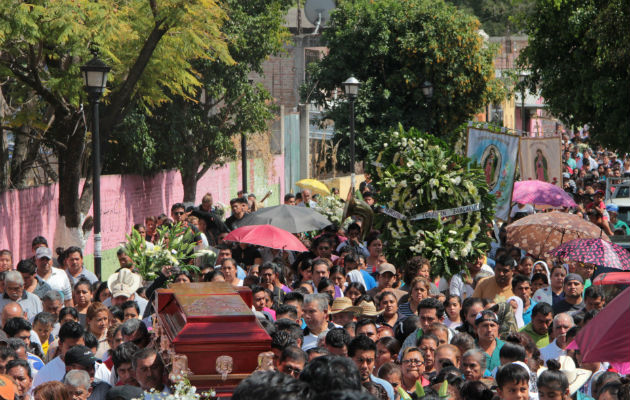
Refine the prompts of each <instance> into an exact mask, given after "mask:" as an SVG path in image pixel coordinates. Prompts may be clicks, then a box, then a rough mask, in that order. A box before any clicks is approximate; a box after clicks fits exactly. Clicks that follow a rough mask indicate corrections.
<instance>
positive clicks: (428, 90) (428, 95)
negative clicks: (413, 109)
mask: <svg viewBox="0 0 630 400" xmlns="http://www.w3.org/2000/svg"><path fill="white" fill-rule="evenodd" d="M420 90H422V94H423V95H424V97H425V99H427V114H428V115H429V117H428V118H427V119H428V120H429V121H428V123H427V131H430V130H431V121H432V118H431V99H433V84H432V83H431V82H429V81H424V83H422V85H421V86H420Z"/></svg>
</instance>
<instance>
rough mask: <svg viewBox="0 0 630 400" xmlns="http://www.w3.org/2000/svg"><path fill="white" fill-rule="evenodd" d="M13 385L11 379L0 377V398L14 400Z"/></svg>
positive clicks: (4, 376) (14, 391)
mask: <svg viewBox="0 0 630 400" xmlns="http://www.w3.org/2000/svg"><path fill="white" fill-rule="evenodd" d="M15 393H16V390H15V385H14V384H13V381H12V380H11V378H9V377H8V376H6V375H0V398H2V399H4V400H13V399H14V398H15Z"/></svg>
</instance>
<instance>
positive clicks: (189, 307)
mask: <svg viewBox="0 0 630 400" xmlns="http://www.w3.org/2000/svg"><path fill="white" fill-rule="evenodd" d="M157 293H158V296H157V303H158V306H157V309H158V321H159V324H160V328H161V330H162V331H163V332H164V333H165V334H166V337H167V338H168V340H169V341H171V343H172V348H173V349H174V351H175V353H177V354H183V355H186V356H187V357H188V368H189V369H190V370H191V371H192V375H190V376H189V379H190V381H191V383H192V384H193V385H194V386H196V387H197V388H198V389H200V390H206V389H215V390H216V391H217V395H219V396H221V395H229V393H231V392H232V390H233V389H234V388H235V387H236V385H238V383H239V382H240V381H241V380H243V379H245V378H246V377H247V376H248V375H249V374H251V373H252V372H254V370H256V368H257V367H258V357H259V354H260V353H264V352H269V351H270V349H271V338H270V337H269V335H268V334H267V332H266V331H265V330H264V329H263V328H262V326H261V325H260V323H259V322H258V320H257V319H256V316H255V315H254V313H253V312H252V311H251V306H252V293H251V290H250V289H249V288H234V287H233V286H232V285H230V284H227V283H225V282H207V283H178V284H173V285H171V287H170V288H168V289H160V290H158V291H157ZM217 358H219V364H217ZM230 363H231V364H232V365H231V368H230V369H231V371H230V372H229V373H228V374H227V376H225V375H224V374H222V371H221V370H222V369H226V366H229V364H230Z"/></svg>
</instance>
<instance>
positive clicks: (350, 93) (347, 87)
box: [343, 76, 361, 191]
mask: <svg viewBox="0 0 630 400" xmlns="http://www.w3.org/2000/svg"><path fill="white" fill-rule="evenodd" d="M359 86H361V82H359V80H358V79H357V78H355V77H354V76H351V77H350V78H348V79H346V80H345V82H343V90H344V92H346V96H347V97H348V100H350V172H351V173H352V175H351V178H350V185H351V187H352V190H353V191H354V188H355V185H354V183H355V181H354V101H355V100H356V98H357V96H358V95H359Z"/></svg>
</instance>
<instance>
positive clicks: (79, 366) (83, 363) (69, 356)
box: [64, 345, 111, 400]
mask: <svg viewBox="0 0 630 400" xmlns="http://www.w3.org/2000/svg"><path fill="white" fill-rule="evenodd" d="M97 361H98V359H97V358H96V357H95V356H94V353H92V351H91V350H90V349H88V348H87V347H86V346H82V345H78V346H74V347H72V348H70V349H69V350H68V351H67V352H66V354H65V356H64V363H65V365H66V377H65V379H67V378H68V374H70V380H72V376H73V375H75V374H71V372H73V371H77V370H78V371H83V372H87V374H88V378H89V380H88V382H89V386H88V387H87V388H85V385H77V386H84V389H87V390H85V392H86V393H87V392H91V394H90V396H89V397H90V398H91V399H92V400H102V399H104V398H105V394H106V393H107V391H108V390H109V388H110V387H111V386H110V385H109V383H107V382H103V381H95V380H94V374H95V371H96V362H97ZM66 383H67V382H66ZM73 386H74V385H73ZM75 389H76V386H75ZM82 393H83V392H82ZM82 400H87V396H86V397H85V399H82Z"/></svg>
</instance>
